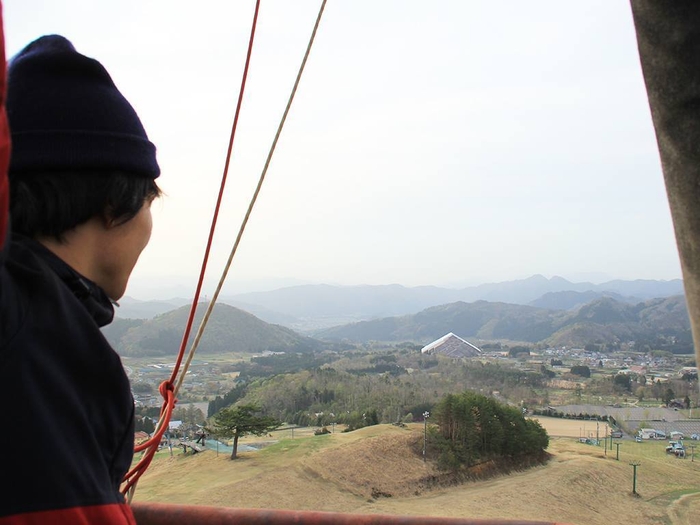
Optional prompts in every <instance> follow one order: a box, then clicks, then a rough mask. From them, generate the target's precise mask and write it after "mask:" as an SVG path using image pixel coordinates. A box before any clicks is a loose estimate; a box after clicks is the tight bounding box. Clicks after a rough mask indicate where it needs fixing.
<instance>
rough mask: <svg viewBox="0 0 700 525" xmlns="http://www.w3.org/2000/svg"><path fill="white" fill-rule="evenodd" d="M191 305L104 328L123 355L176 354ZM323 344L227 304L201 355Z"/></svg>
mask: <svg viewBox="0 0 700 525" xmlns="http://www.w3.org/2000/svg"><path fill="white" fill-rule="evenodd" d="M206 306H207V305H206V304H200V305H199V307H198V309H197V315H196V318H195V323H194V328H193V330H192V333H191V335H190V343H191V342H192V340H193V339H194V335H195V332H196V329H197V327H198V326H199V323H200V322H201V319H202V317H203V316H204V312H205V310H206ZM188 315H189V306H183V307H182V308H178V309H177V310H173V311H171V312H168V313H165V314H162V315H159V316H157V317H155V318H154V319H151V320H134V319H115V321H114V322H113V323H112V324H111V325H108V326H106V327H105V328H104V329H103V333H104V334H105V336H106V337H107V339H108V340H109V341H110V343H111V344H112V346H113V347H114V348H115V349H116V350H117V352H119V353H120V354H122V355H130V356H146V355H151V356H157V355H163V356H165V355H174V354H176V353H177V350H178V348H179V346H180V340H181V338H182V334H183V332H184V329H185V324H186V322H187V316H188ZM320 346H321V343H320V342H319V341H317V340H315V339H311V338H309V337H304V336H301V335H299V334H297V333H296V332H294V331H292V330H290V329H289V328H285V327H282V326H278V325H272V324H268V323H266V322H264V321H261V320H260V319H258V318H257V317H255V316H254V315H251V314H249V313H247V312H244V311H243V310H239V309H238V308H234V307H233V306H229V305H226V304H217V305H216V306H215V307H214V311H213V312H212V315H211V317H210V318H209V322H208V324H207V327H206V330H205V332H204V335H203V336H202V340H201V342H200V345H199V348H198V350H197V351H198V352H201V353H224V352H249V353H258V352H263V351H265V350H269V351H284V352H308V351H312V350H316V349H318V348H319V347H320Z"/></svg>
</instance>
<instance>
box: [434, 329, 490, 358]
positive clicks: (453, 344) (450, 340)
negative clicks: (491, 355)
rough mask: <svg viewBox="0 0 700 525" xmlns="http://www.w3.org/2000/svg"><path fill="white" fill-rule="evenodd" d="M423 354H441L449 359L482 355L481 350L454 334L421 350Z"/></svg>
mask: <svg viewBox="0 0 700 525" xmlns="http://www.w3.org/2000/svg"><path fill="white" fill-rule="evenodd" d="M421 353H422V354H433V355H434V354H440V355H445V356H447V357H454V358H456V359H457V358H463V357H477V356H480V355H481V349H480V348H478V347H476V346H475V345H473V344H471V343H470V342H469V341H466V340H464V339H462V338H461V337H459V336H456V335H455V334H453V333H452V332H450V333H449V334H447V335H443V336H442V337H441V338H440V339H437V340H436V341H433V342H432V343H430V344H427V345H425V346H424V347H423V348H421Z"/></svg>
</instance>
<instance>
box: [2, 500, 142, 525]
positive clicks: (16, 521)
mask: <svg viewBox="0 0 700 525" xmlns="http://www.w3.org/2000/svg"><path fill="white" fill-rule="evenodd" d="M47 523H50V524H51V525H94V524H95V523H111V524H122V525H136V520H135V519H134V515H133V514H132V512H131V508H130V507H129V505H127V504H125V503H121V504H120V503H114V504H111V505H94V506H92V507H73V508H71V509H61V510H45V511H41V512H28V513H26V514H15V515H14V516H6V517H4V518H0V525H46V524H47Z"/></svg>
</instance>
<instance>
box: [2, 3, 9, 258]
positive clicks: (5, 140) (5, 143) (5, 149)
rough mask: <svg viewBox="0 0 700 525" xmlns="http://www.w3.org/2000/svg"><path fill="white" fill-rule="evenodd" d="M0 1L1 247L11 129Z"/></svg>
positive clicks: (6, 217) (5, 232) (3, 234)
mask: <svg viewBox="0 0 700 525" xmlns="http://www.w3.org/2000/svg"><path fill="white" fill-rule="evenodd" d="M3 28H4V25H3V18H2V2H0V66H1V67H0V248H1V247H2V246H4V244H5V238H6V236H7V229H8V217H9V212H8V207H9V202H10V187H9V184H8V182H7V166H8V165H9V163H10V130H9V129H8V127H7V115H6V114H5V71H6V67H5V31H4V29H3Z"/></svg>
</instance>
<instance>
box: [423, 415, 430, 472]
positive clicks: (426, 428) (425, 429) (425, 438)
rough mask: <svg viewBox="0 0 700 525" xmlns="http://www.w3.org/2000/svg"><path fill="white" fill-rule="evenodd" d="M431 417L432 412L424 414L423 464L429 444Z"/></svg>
mask: <svg viewBox="0 0 700 525" xmlns="http://www.w3.org/2000/svg"><path fill="white" fill-rule="evenodd" d="M429 417H430V412H428V411H427V410H426V411H425V412H423V463H425V445H426V443H427V442H428V418H429Z"/></svg>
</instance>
